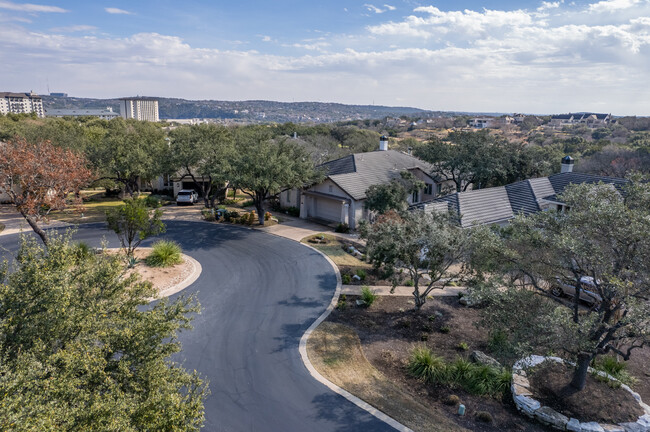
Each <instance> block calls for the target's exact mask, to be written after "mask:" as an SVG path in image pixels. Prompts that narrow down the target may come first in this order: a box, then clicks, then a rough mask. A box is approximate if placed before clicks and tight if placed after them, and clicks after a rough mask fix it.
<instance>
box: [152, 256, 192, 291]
mask: <svg viewBox="0 0 650 432" xmlns="http://www.w3.org/2000/svg"><path fill="white" fill-rule="evenodd" d="M182 256H183V259H185V260H187V261H189V262H190V263H191V264H192V273H190V275H189V276H188V277H186V278H185V279H184V280H183V281H181V282H179V283H177V284H176V285H173V286H170V287H169V288H167V289H165V290H163V291H161V292H159V293H158V295H157V296H156V300H158V299H162V298H165V297H169V296H171V295H174V294H176V293H177V292H179V291H182V290H184V289H185V288H187V287H188V286H190V285H192V284H193V283H194V282H196V280H197V279H198V278H199V276H201V272H203V267H201V263H200V262H198V261H197V260H195V259H194V258H192V257H191V256H189V255H185V254H182Z"/></svg>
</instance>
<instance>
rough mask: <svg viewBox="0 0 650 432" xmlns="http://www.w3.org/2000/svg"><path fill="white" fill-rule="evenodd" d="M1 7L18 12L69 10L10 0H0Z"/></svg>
mask: <svg viewBox="0 0 650 432" xmlns="http://www.w3.org/2000/svg"><path fill="white" fill-rule="evenodd" d="M0 9H7V10H12V11H16V12H58V13H62V12H68V11H67V10H65V9H63V8H60V7H58V6H45V5H37V4H31V3H22V4H18V3H13V2H10V1H0Z"/></svg>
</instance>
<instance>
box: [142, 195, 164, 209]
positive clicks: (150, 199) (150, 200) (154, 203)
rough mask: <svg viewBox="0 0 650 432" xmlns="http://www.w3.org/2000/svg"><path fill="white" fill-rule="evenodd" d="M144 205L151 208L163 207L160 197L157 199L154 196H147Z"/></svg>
mask: <svg viewBox="0 0 650 432" xmlns="http://www.w3.org/2000/svg"><path fill="white" fill-rule="evenodd" d="M144 205H145V206H147V207H149V208H159V207H162V202H161V201H160V198H158V197H155V196H153V195H147V196H146V197H145V199H144Z"/></svg>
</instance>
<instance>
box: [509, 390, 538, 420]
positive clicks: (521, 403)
mask: <svg viewBox="0 0 650 432" xmlns="http://www.w3.org/2000/svg"><path fill="white" fill-rule="evenodd" d="M512 398H513V400H514V401H515V405H516V406H517V408H518V409H519V410H520V411H523V412H524V414H526V415H528V416H529V417H533V416H534V415H535V411H537V410H538V409H540V408H541V407H542V405H541V404H540V403H539V401H536V400H535V399H533V398H531V397H528V396H518V395H513V396H512Z"/></svg>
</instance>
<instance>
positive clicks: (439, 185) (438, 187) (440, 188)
mask: <svg viewBox="0 0 650 432" xmlns="http://www.w3.org/2000/svg"><path fill="white" fill-rule="evenodd" d="M436 192H437V194H438V195H440V194H441V193H442V183H438V184H437V185H436Z"/></svg>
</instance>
